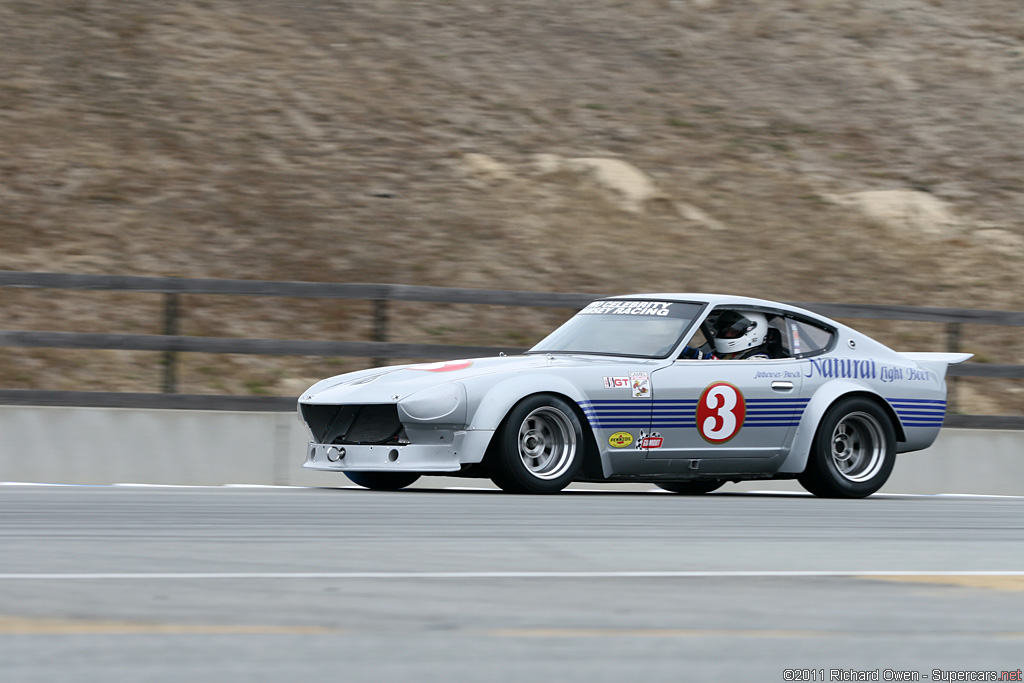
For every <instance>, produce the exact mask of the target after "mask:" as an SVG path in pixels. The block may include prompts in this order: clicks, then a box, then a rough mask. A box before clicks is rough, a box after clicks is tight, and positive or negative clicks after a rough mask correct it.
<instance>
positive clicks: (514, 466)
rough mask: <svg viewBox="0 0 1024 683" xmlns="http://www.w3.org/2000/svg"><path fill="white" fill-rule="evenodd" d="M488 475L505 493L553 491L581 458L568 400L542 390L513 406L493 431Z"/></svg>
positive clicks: (566, 480)
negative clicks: (493, 439)
mask: <svg viewBox="0 0 1024 683" xmlns="http://www.w3.org/2000/svg"><path fill="white" fill-rule="evenodd" d="M495 439H496V443H495V448H494V449H493V450H492V452H491V455H490V466H491V479H492V480H493V481H494V483H495V484H497V485H498V486H499V487H500V488H501V489H502V490H504V491H507V492H509V493H557V492H558V491H561V490H562V489H564V488H565V487H566V486H568V485H569V482H571V481H572V480H573V477H574V476H575V475H576V472H577V471H579V468H580V465H581V464H582V462H583V443H584V442H583V429H582V427H581V426H580V421H579V418H577V417H576V413H575V412H574V411H573V409H572V408H571V407H570V406H569V404H568V403H566V402H565V401H563V400H562V399H560V398H558V397H557V396H550V395H546V394H539V395H537V396H530V397H527V398H525V399H523V400H522V401H520V402H519V403H517V404H516V405H515V407H514V408H512V410H511V411H510V412H509V414H508V416H507V417H506V418H505V422H504V424H503V425H502V427H501V429H500V430H498V433H497V434H496V435H495Z"/></svg>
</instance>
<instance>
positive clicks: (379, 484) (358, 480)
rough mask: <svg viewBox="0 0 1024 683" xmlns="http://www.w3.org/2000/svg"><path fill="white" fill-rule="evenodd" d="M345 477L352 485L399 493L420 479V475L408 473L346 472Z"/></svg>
mask: <svg viewBox="0 0 1024 683" xmlns="http://www.w3.org/2000/svg"><path fill="white" fill-rule="evenodd" d="M345 476H346V477H348V478H349V479H351V480H352V483H354V484H359V485H360V486H362V487H363V488H368V489H373V490H374V491H397V490H398V489H404V488H405V487H406V486H409V485H410V484H412V483H413V482H415V481H416V480H417V479H419V478H420V475H418V474H410V473H408V472H345Z"/></svg>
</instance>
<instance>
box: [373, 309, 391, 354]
mask: <svg viewBox="0 0 1024 683" xmlns="http://www.w3.org/2000/svg"><path fill="white" fill-rule="evenodd" d="M387 340H388V300H387V299H374V300H373V341H375V342H386V341H387ZM386 362H387V359H385V358H374V359H373V364H374V365H384V363H386Z"/></svg>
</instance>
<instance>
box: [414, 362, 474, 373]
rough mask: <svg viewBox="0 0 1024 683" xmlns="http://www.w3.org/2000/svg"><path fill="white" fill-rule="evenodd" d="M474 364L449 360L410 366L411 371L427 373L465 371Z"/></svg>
mask: <svg viewBox="0 0 1024 683" xmlns="http://www.w3.org/2000/svg"><path fill="white" fill-rule="evenodd" d="M472 364H473V361H471V360H449V361H444V362H442V363H420V364H419V365H410V366H409V370H425V371H427V372H452V371H454V370H465V369H466V368H468V367H469V366H470V365H472Z"/></svg>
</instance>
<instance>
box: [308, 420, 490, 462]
mask: <svg viewBox="0 0 1024 683" xmlns="http://www.w3.org/2000/svg"><path fill="white" fill-rule="evenodd" d="M448 435H450V437H451V438H443V437H442V438H440V439H439V443H437V444H423V443H411V444H406V445H402V446H386V445H385V446H379V445H378V446H365V445H349V444H326V443H313V442H310V444H309V446H307V448H306V462H304V463H303V464H302V466H303V467H306V468H308V469H311V470H324V471H330V472H458V471H459V470H460V469H462V465H465V464H470V463H478V462H480V461H481V460H483V457H484V452H485V451H486V450H487V445H488V444H489V443H490V442H491V437H492V436H493V435H494V431H493V430H487V429H474V430H471V431H458V432H448Z"/></svg>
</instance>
